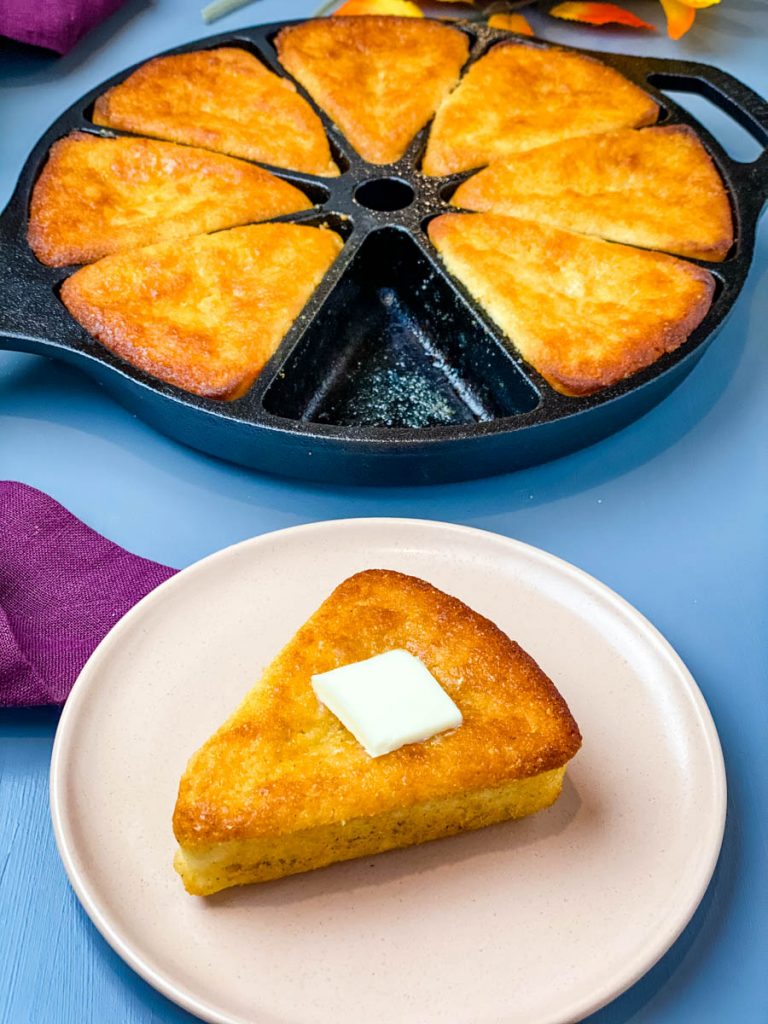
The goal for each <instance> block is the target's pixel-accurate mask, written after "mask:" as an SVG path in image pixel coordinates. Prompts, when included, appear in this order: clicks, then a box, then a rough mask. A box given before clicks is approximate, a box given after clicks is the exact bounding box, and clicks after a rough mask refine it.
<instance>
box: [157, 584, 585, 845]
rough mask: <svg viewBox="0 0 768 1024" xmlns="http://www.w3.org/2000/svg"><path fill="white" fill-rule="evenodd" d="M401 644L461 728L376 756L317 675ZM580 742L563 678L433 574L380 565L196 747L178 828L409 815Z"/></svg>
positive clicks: (273, 827) (256, 827)
mask: <svg viewBox="0 0 768 1024" xmlns="http://www.w3.org/2000/svg"><path fill="white" fill-rule="evenodd" d="M265 599H268V597H267V596H266V595H265ZM396 648H404V649H406V650H408V651H410V653H411V654H413V655H415V656H416V657H417V658H420V659H421V660H422V661H423V662H424V664H425V665H426V666H427V668H428V669H429V670H430V672H432V673H433V675H434V676H435V678H436V679H437V680H438V681H439V682H440V684H441V685H442V686H443V687H444V688H445V690H446V691H447V693H448V694H449V695H450V696H451V698H452V699H453V700H454V701H455V702H456V704H457V705H458V707H459V709H460V710H461V713H462V715H463V717H464V723H463V725H461V726H460V727H459V728H458V729H455V730H452V731H450V732H447V733H442V734H440V735H438V736H435V737H433V738H432V739H430V740H427V741H426V742H423V743H413V744H410V745H408V746H405V747H401V748H400V749H399V750H396V751H393V752H392V753H390V754H386V755H384V756H383V757H379V758H371V757H369V756H368V754H366V752H365V750H364V749H363V748H362V746H361V745H360V744H359V743H358V741H357V740H356V739H355V738H354V736H352V734H351V733H349V732H348V731H347V730H346V729H345V728H344V726H343V725H342V724H341V723H340V722H339V721H338V719H337V718H336V717H335V716H334V715H333V714H332V713H331V712H330V711H328V710H327V708H325V707H324V706H323V705H322V704H321V703H320V702H319V701H318V699H317V697H316V696H315V693H314V691H313V689H312V686H311V676H312V675H313V674H316V673H320V672H327V671H329V670H330V669H333V668H338V667H340V666H342V665H347V664H350V663H352V662H356V661H361V660H364V659H366V658H371V657H373V656H374V655H376V654H381V653H383V652H385V651H388V650H393V649H396ZM580 744H581V736H580V734H579V730H578V727H577V726H576V723H575V722H574V720H573V718H572V717H571V714H570V712H569V711H568V707H567V705H566V703H565V701H564V700H563V698H562V697H561V696H560V694H559V693H558V691H557V690H556V688H555V686H554V684H553V683H552V682H551V681H550V680H549V679H548V678H547V676H546V675H544V673H543V672H542V671H541V669H540V668H539V667H538V666H537V665H536V663H535V662H534V661H533V659H532V658H531V657H529V655H527V654H526V653H525V651H523V650H522V649H521V648H520V647H519V646H518V644H516V643H514V642H513V641H512V640H510V639H509V638H508V637H507V636H505V634H504V633H502V631H501V630H500V629H499V628H498V627H497V626H495V625H494V624H493V623H492V622H490V621H489V620H488V619H486V618H484V617H483V616H482V615H479V614H478V613H477V612H474V611H472V609H471V608H468V607H467V605H465V604H463V603H462V602H461V601H459V600H458V599H457V598H455V597H451V596H449V595H448V594H444V593H443V592H442V591H440V590H437V589H436V588H435V587H433V586H431V585H430V584H429V583H426V582H424V581H423V580H420V579H417V578H416V577H413V576H406V575H403V574H402V573H398V572H393V571H390V570H383V569H372V570H368V571H366V572H361V573H358V574H357V575H355V576H352V577H350V578H349V579H347V580H345V581H344V582H343V583H342V584H341V585H340V586H338V587H337V588H336V590H334V592H333V593H332V594H331V596H330V597H329V598H328V599H327V600H326V601H325V602H324V603H323V605H322V606H321V607H320V609H319V610H318V611H317V612H316V613H315V614H314V615H313V616H312V617H311V618H310V619H309V620H308V621H307V623H306V624H305V625H304V626H302V628H301V629H300V630H299V631H298V632H297V633H296V635H295V636H294V638H293V639H292V640H291V641H290V642H289V643H288V644H287V646H286V647H285V648H284V649H283V650H282V651H281V652H280V654H279V655H278V656H277V658H276V659H275V660H274V661H273V663H272V664H271V665H270V666H269V668H268V669H267V670H266V672H265V673H264V675H263V677H262V679H261V680H260V681H259V683H257V685H256V686H255V687H254V688H253V690H251V692H250V693H249V694H248V695H247V696H246V698H245V700H244V701H243V703H242V704H241V706H240V707H239V708H238V710H237V711H236V712H235V713H234V714H233V715H232V717H231V718H230V719H229V720H228V721H227V722H225V723H224V725H223V726H222V727H221V728H220V729H219V730H218V731H217V732H216V733H214V735H213V736H212V737H211V738H210V739H209V740H208V742H207V743H205V744H204V746H203V747H201V749H200V750H198V751H197V753H196V754H194V755H193V757H192V758H191V760H190V762H189V764H188V766H187V770H186V772H185V774H184V777H183V778H182V780H181V785H180V787H179V796H178V802H177V804H176V809H175V812H174V819H173V825H174V833H175V836H176V839H177V840H178V842H179V843H181V844H182V845H183V846H185V847H187V848H189V847H195V846H198V847H204V846H206V845H209V844H213V843H220V842H226V841H228V840H234V839H244V840H245V839H250V838H255V837H257V836H272V835H281V834H285V833H290V832H294V831H296V830H299V829H307V828H313V827H315V826H319V825H325V824H329V823H332V822H339V821H343V820H348V819H352V818H357V817H362V816H367V815H375V814H380V813H383V812H386V811H389V810H394V809H397V808H402V809H403V811H404V813H405V812H407V809H408V808H409V807H410V806H412V805H414V804H417V803H421V802H423V801H426V800H430V799H432V798H436V797H440V796H445V795H448V794H456V793H461V792H462V791H465V790H472V789H477V788H483V787H490V786H495V785H502V784H503V783H505V782H509V781H512V780H515V779H520V778H526V777H528V776H531V775H536V774H538V773H539V772H542V771H546V770H548V769H552V768H556V767H560V766H562V765H564V764H565V763H566V762H567V761H568V760H569V759H570V758H571V757H573V755H574V754H575V753H576V751H577V750H578V749H579V746H580Z"/></svg>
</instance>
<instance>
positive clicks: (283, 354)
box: [0, 22, 768, 484]
mask: <svg viewBox="0 0 768 1024" xmlns="http://www.w3.org/2000/svg"><path fill="white" fill-rule="evenodd" d="M287 24H295V22H284V23H279V24H271V25H265V26H258V27H256V28H252V29H244V30H238V31H236V32H232V33H224V34H222V35H219V36H214V37H209V38H206V39H203V40H199V41H198V42H195V43H191V44H189V45H187V46H182V47H178V48H176V49H173V50H169V51H166V52H167V53H168V54H171V53H183V52H187V51H190V50H199V49H211V48H214V47H217V46H222V45H225V46H239V47H242V48H244V49H246V50H247V51H249V52H251V53H253V54H255V55H256V56H257V57H258V58H260V59H261V60H262V61H263V62H264V64H265V65H266V66H267V67H268V68H269V69H271V70H272V71H274V72H276V73H277V74H279V75H283V76H286V72H285V71H284V69H283V68H282V67H281V65H280V64H279V63H278V61H277V55H276V52H275V48H274V44H273V41H274V38H275V36H276V35H277V33H278V31H279V30H280V29H281V28H283V27H284V25H287ZM453 24H454V25H456V27H459V28H461V30H462V31H464V32H466V33H467V35H468V36H469V37H470V58H469V60H470V63H471V62H472V61H475V60H477V59H478V57H480V56H482V55H483V54H484V53H485V52H486V51H487V50H488V48H489V47H490V46H491V45H493V44H494V43H496V42H499V41H501V40H504V39H509V38H515V37H514V36H511V35H510V33H507V32H502V31H499V30H494V29H489V28H488V27H486V26H479V27H478V26H477V25H475V24H471V23H466V24H465V23H453ZM526 42H528V41H526ZM530 45H535V46H540V47H547V46H548V45H550V44H547V43H544V42H540V41H535V42H530ZM560 49H568V48H567V47H560ZM574 52H580V53H586V54H587V55H589V56H592V57H595V58H597V59H598V60H600V61H603V62H604V63H605V64H607V65H608V66H610V67H613V68H615V69H616V70H618V71H619V72H621V73H622V74H623V75H625V76H626V77H627V78H628V79H629V80H630V81H632V82H634V83H635V84H637V85H639V86H640V87H641V88H643V89H645V90H646V91H647V92H648V93H649V94H650V95H651V96H652V97H653V98H654V99H655V100H656V102H657V103H658V104H659V105H660V110H661V112H660V117H659V123H660V124H661V123H663V124H674V123H682V124H688V125H690V126H691V127H693V129H694V130H695V132H696V133H697V135H698V136H699V138H700V139H701V140H702V142H703V143H704V145H705V147H706V148H707V150H708V151H709V153H710V155H711V157H712V158H713V160H714V162H715V164H716V166H717V167H718V169H719V171H720V174H721V175H722V177H723V180H724V181H725V184H726V187H727V189H728V191H729V195H730V199H731V203H732V211H733V217H734V225H735V242H734V245H733V247H732V249H731V251H730V253H729V255H728V256H727V258H726V259H725V260H724V261H723V262H722V263H702V264H701V265H702V266H706V267H707V269H708V270H709V271H710V273H712V274H713V275H714V277H715V280H716V292H715V298H714V301H713V304H712V306H711V308H710V310H709V312H708V314H707V315H706V317H705V319H704V320H703V322H702V323H701V324H700V325H699V326H698V327H697V328H696V329H695V331H694V332H693V333H692V334H691V336H690V337H689V338H688V340H687V341H686V342H685V343H684V344H683V345H682V346H681V347H680V348H678V349H677V350H676V351H674V352H672V353H670V354H668V355H665V356H663V357H662V358H661V359H659V360H658V361H657V362H655V363H654V364H653V365H651V366H649V367H647V368H646V369H645V370H642V371H640V372H639V373H636V374H634V375H633V376H632V377H630V378H627V379H625V380H623V381H621V382H619V383H617V384H615V385H612V386H610V387H607V388H604V389H603V390H601V391H599V392H597V393H595V394H593V395H590V396H587V397H582V398H573V397H568V396H565V395H562V394H560V393H558V392H557V391H555V390H554V389H553V388H552V387H550V385H549V384H548V383H547V382H546V381H545V380H544V379H543V378H542V377H541V376H540V375H539V374H538V373H537V372H536V371H535V370H533V369H532V368H531V367H530V366H529V365H527V364H526V363H524V362H523V361H522V360H521V359H520V357H519V356H517V355H516V354H515V353H514V351H512V350H511V349H510V348H509V347H508V346H507V345H506V344H505V342H504V338H503V336H502V335H501V333H500V331H499V330H498V328H497V327H496V326H495V325H494V323H493V322H492V321H491V320H490V319H489V318H488V316H487V315H486V314H485V313H484V312H483V310H482V309H480V308H479V306H478V305H477V304H476V303H475V302H474V301H473V300H472V299H471V297H470V296H469V295H468V294H467V292H466V291H465V290H464V289H463V288H462V287H461V285H459V284H458V283H457V282H455V281H454V280H453V279H452V278H451V277H450V276H449V275H448V274H447V273H446V271H445V269H444V267H443V265H442V263H441V261H440V258H439V257H438V255H437V253H436V251H435V250H434V249H433V247H432V245H431V244H430V242H429V240H428V237H427V233H426V225H427V223H428V222H429V220H430V219H431V218H432V217H434V216H435V215H436V214H438V213H441V212H447V211H448V210H449V209H451V208H450V207H449V206H448V202H449V199H450V196H451V195H452V194H453V191H454V190H455V188H456V186H457V184H458V183H459V182H460V181H462V180H464V179H465V178H467V177H468V176H469V175H468V174H463V175H454V176H453V177H447V178H429V177H425V176H423V175H422V174H421V172H420V170H419V165H420V158H421V154H422V151H423V148H424V145H425V143H426V139H427V135H428V131H429V126H427V127H426V128H425V129H423V130H422V131H421V132H420V133H419V134H418V135H417V136H416V138H415V139H414V140H413V142H412V143H411V145H410V147H409V148H408V150H407V152H406V153H405V155H404V156H403V158H402V159H401V160H399V161H397V162H396V163H394V164H390V165H386V166H377V165H373V164H368V163H366V162H365V161H364V160H363V159H362V158H361V157H360V156H358V155H357V154H356V152H355V151H354V150H353V148H352V147H351V146H350V145H349V144H348V143H347V141H346V140H345V139H344V137H343V136H342V135H341V133H340V132H339V130H338V129H337V128H336V127H335V125H334V124H333V123H332V122H331V121H330V120H329V118H328V117H327V116H326V115H325V114H324V113H323V112H322V111H321V110H318V108H317V105H316V104H315V103H314V102H313V101H312V100H311V98H310V97H309V96H308V95H307V93H306V92H305V90H303V89H302V88H301V87H300V86H298V88H299V92H300V94H301V95H303V96H304V97H305V98H306V99H308V100H309V102H310V103H311V104H312V106H313V108H314V109H315V110H317V111H318V114H319V116H320V118H321V120H322V122H323V124H324V125H325V128H326V131H327V133H328V136H329V139H330V141H331V150H332V153H333V156H334V159H335V160H336V163H337V164H338V165H339V168H340V170H341V174H340V176H339V177H337V178H320V177H312V176H310V175H306V174H301V173H294V172H292V171H286V170H284V169H280V168H275V167H268V170H270V171H272V172H273V173H274V174H276V175H277V176H278V177H280V178H283V179H284V180H286V181H288V182H290V183H292V184H293V185H295V186H297V187H298V188H300V189H302V190H303V191H304V192H305V193H306V194H307V196H308V197H309V198H310V200H311V201H312V202H313V203H314V204H315V206H314V208H313V209H312V210H309V211H305V212H302V213H299V214H293V215H289V216H287V217H283V218H279V219H281V220H288V221H293V222H296V223H304V224H310V225H316V226H317V225H322V224H325V225H327V226H328V227H330V228H333V229H334V230H336V231H338V232H339V233H340V234H341V235H342V237H343V238H344V240H345V245H344V248H343V250H342V252H341V254H340V256H339V258H338V259H337V261H336V262H335V263H334V264H333V266H332V267H331V269H330V270H329V272H328V274H327V275H326V277H325V278H324V280H323V281H322V283H321V284H320V286H319V287H318V289H317V290H316V292H315V293H314V295H313V296H312V298H311V299H310V301H309V303H308V304H307V306H305V308H304V310H303V312H302V314H301V315H300V316H299V318H298V319H297V321H296V322H295V323H294V324H293V326H292V328H291V329H290V331H289V332H288V333H287V334H286V336H285V337H284V339H283V341H282V343H281V344H280V346H279V348H278V349H277V351H276V352H275V354H274V355H273V357H272V358H271V359H270V361H269V362H268V363H267V365H266V366H265V368H264V369H263V370H262V372H261V374H260V375H259V377H258V378H257V379H256V381H255V383H254V384H253V386H252V387H251V388H250V390H249V391H248V392H247V393H246V394H245V395H243V396H242V397H240V398H237V399H235V400H234V401H230V402H224V401H215V400H211V399H207V398H201V397H198V396H195V395H192V394H188V393H186V392H184V391H182V390H180V389H179V388H177V387H174V386H172V385H168V384H165V383H163V382H161V381H158V380H157V379H155V378H153V377H150V376H149V375H147V374H145V373H143V372H142V371H140V370H138V369H135V368H134V367H132V366H131V365H129V364H127V363H126V362H124V361H123V360H121V359H119V358H118V357H117V356H115V355H113V354H112V353H111V352H110V351H109V350H108V349H107V348H105V347H103V346H102V345H101V344H99V342H97V341H96V340H95V339H93V338H92V337H91V336H90V335H89V334H88V333H87V332H86V331H85V330H84V329H83V328H82V327H81V326H80V325H79V324H78V323H77V322H76V321H75V320H74V319H73V318H72V317H71V316H70V315H69V313H68V312H67V310H66V309H65V307H64V306H63V304H62V303H61V301H60V299H59V297H58V290H59V287H60V285H61V283H62V281H63V280H64V279H65V278H66V277H68V276H69V275H70V274H71V273H72V272H73V269H74V268H73V267H67V268H50V267H45V266H43V265H42V264H41V263H39V262H38V261H37V260H36V258H35V257H34V255H33V254H32V252H31V250H30V249H29V246H28V245H27V241H26V232H27V216H28V210H29V204H30V196H31V192H32V188H33V186H34V183H35V181H36V179H37V177H38V175H39V173H40V171H41V169H42V167H43V165H44V163H45V160H46V157H47V154H48V151H49V149H50V147H51V145H52V143H53V142H55V141H56V140H57V139H59V138H61V137H62V136H65V135H67V134H69V133H70V132H72V131H74V130H81V131H86V132H92V133H95V134H98V135H105V136H114V135H120V134H128V133H123V132H115V131H112V130H106V129H102V128H98V127H96V126H95V125H94V124H93V122H92V120H91V119H90V117H91V113H92V109H93V104H94V102H95V100H96V99H97V97H98V96H100V95H101V94H102V93H104V92H105V91H106V89H107V88H109V87H111V86H112V85H115V84H117V83H118V82H120V81H122V80H123V79H125V78H126V77H127V76H128V75H129V74H130V73H131V72H132V71H133V70H135V67H131V68H128V69H127V70H125V71H123V72H121V73H120V74H118V75H115V76H114V78H111V79H110V80H109V81H107V82H104V83H102V84H101V85H99V86H98V87H97V88H95V89H93V90H92V91H91V92H89V93H88V94H87V95H86V96H84V97H83V98H82V99H80V100H79V101H78V102H77V103H75V104H73V105H72V106H71V107H69V109H68V110H66V111H65V112H64V113H63V114H62V115H61V116H60V117H59V118H58V119H57V120H56V121H55V122H54V123H53V124H52V125H51V127H50V128H49V129H48V131H47V132H46V133H45V134H44V135H43V137H42V138H41V139H40V141H39V142H38V143H37V145H36V146H35V148H34V150H33V152H32V153H31V155H30V157H29V159H28V161H27V163H26V165H25V167H24V169H23V171H22V173H21V176H20V179H19V182H18V185H17V188H16V190H15V192H14V194H13V196H12V198H11V200H10V203H9V205H8V207H7V208H6V210H5V211H4V212H3V214H2V216H1V217H0V265H1V266H2V278H1V280H0V348H8V349H14V350H17V351H25V352H34V353H40V354H42V355H47V356H52V357H56V358H60V359H64V360H66V361H68V362H71V363H74V364H76V365H78V366H80V367H82V369H84V370H85V371H86V372H88V373H90V374H91V375H92V376H93V377H95V378H96V379H97V380H98V381H99V382H100V383H102V384H103V385H104V387H105V388H107V389H108V390H109V391H110V392H111V393H112V394H113V395H114V397H115V398H117V399H118V400H119V401H120V402H121V403H122V404H123V405H125V406H126V407H127V408H129V409H130V410H131V411H133V412H135V413H136V414H137V415H139V416H140V417H142V418H143V419H144V420H146V421H147V422H148V423H149V424H151V425H152V426H153V427H155V428H156V429H157V430H160V431H162V432H163V433H165V434H167V435H169V436H170V437H173V438H175V439H177V440H179V441H182V442H184V443H185V444H188V445H191V446H192V447H194V448H198V449H200V450H202V451H204V452H208V453H210V454H213V455H217V456H220V457H222V458H224V459H228V460H230V461H232V462H236V463H240V464H242V465H245V466H249V467H253V468H257V469H261V470H265V471H268V472H274V473H279V474H284V475H290V476H295V477H303V478H306V479H311V480H321V481H332V482H338V483H346V484H350V483H359V484H405V483H431V482H441V481H448V480H460V479H468V478H472V477H479V476H485V475H489V474H493V473H500V472H505V471H509V470H514V469H518V468H521V467H524V466H529V465H534V464H536V463H539V462H544V461H546V460H548V459H552V458H555V457H557V456H560V455H564V454H566V453H568V452H570V451H574V450H576V449H578V448H581V447H584V446H586V445H589V444H592V443H594V442H596V441H598V440H600V439H601V438H603V437H606V436H607V435H609V434H611V433H613V432H615V431H617V430H619V429H621V428H622V427H624V426H625V425H627V424H628V423H630V422H631V421H632V420H634V419H636V418H637V417H639V416H641V415H642V414H644V413H645V412H647V411H648V410H649V409H651V408H652V407H653V406H654V405H655V404H656V403H658V402H659V401H661V400H662V399H663V398H665V397H666V396H667V395H668V394H669V393H670V392H671V391H672V390H673V388H675V387H676V386H677V385H678V384H679V383H680V382H681V381H682V380H683V378H684V377H685V376H686V375H687V374H688V373H689V372H690V371H691V370H692V369H693V367H694V365H695V364H696V362H697V361H698V360H699V358H700V357H701V356H702V354H703V353H704V351H705V349H706V347H707V346H708V345H709V343H710V342H711V341H712V340H713V339H714V337H715V335H716V334H717V333H718V331H719V330H720V328H721V327H722V325H723V324H724V322H725V320H726V318H727V316H728V314H729V312H730V310H731V309H732V307H733V304H734V302H735V300H736V298H737V296H738V294H739V291H740V289H741V287H742V285H743V284H744V281H745V279H746V277H747V272H748V270H749V266H750V262H751V259H752V253H753V248H754V237H755V229H756V224H757V221H758V218H759V216H760V213H761V211H762V208H763V206H764V204H765V202H766V200H767V199H768V148H766V147H768V104H766V103H765V102H764V101H763V100H762V99H761V98H760V97H759V96H757V95H756V94H755V93H754V92H752V91H751V90H750V89H748V88H747V87H746V86H744V85H743V84H742V83H741V82H739V81H738V80H737V79H735V78H733V77H731V76H730V75H728V74H726V73H724V72H722V71H720V70H718V69H717V68H714V67H710V66H709V65H706V64H698V63H690V62H687V61H673V60H659V59H650V58H645V57H630V56H624V55H614V54H608V53H598V52H592V51H574ZM142 63H143V62H142ZM138 66H139V65H136V67H138ZM663 89H671V90H676V91H681V92H690V93H697V94H699V95H702V96H705V97H707V98H708V99H709V100H711V101H713V102H714V103H715V104H716V105H717V106H719V107H720V108H721V109H722V110H724V111H725V112H726V113H728V114H729V115H730V116H731V117H732V118H733V119H734V120H735V121H737V122H738V123H739V124H741V125H742V126H743V127H744V128H745V129H746V130H747V131H748V132H749V133H750V134H751V135H752V136H753V137H754V138H755V139H756V140H757V141H758V142H759V143H760V144H761V145H762V146H763V151H762V153H761V155H760V156H759V157H758V159H756V160H755V161H753V162H752V163H740V162H738V161H735V160H733V159H731V158H730V157H729V156H728V155H727V154H726V153H725V152H724V150H723V149H722V147H721V146H720V145H719V144H718V142H717V141H716V140H715V139H714V138H713V137H712V135H711V134H710V133H709V132H707V130H706V129H705V128H704V127H703V126H702V125H701V124H700V123H699V122H698V121H697V120H695V119H694V118H693V117H692V116H691V115H690V114H689V113H688V112H687V111H685V110H684V109H682V108H681V107H679V106H678V105H676V104H675V103H674V102H672V101H671V100H670V99H669V98H668V97H667V96H666V95H665V94H664V93H663V92H662V91H661V90H663ZM453 209H455V208H453ZM692 262H694V263H695V262H698V261H696V260H693V261H692Z"/></svg>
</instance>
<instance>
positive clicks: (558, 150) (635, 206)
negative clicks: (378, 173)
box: [451, 125, 733, 260]
mask: <svg viewBox="0 0 768 1024" xmlns="http://www.w3.org/2000/svg"><path fill="white" fill-rule="evenodd" d="M451 204H452V205H453V206H459V207H463V208H464V209H466V210H483V211H487V212H490V213H505V214H512V215H513V216H517V217H524V218H525V219H527V220H535V221H539V222H541V223H544V224H551V225H553V226H555V227H561V228H566V229H568V230H570V231H578V232H582V233H584V234H589V235H598V236H600V237H603V238H607V239H610V240H611V241H614V242H627V243H629V244H631V245H641V246H643V247H645V248H650V249H663V250H665V251H667V252H673V253H677V254H678V255H680V256H693V257H695V258H698V259H709V260H722V259H724V258H725V256H726V255H727V253H728V250H729V249H730V247H731V245H732V244H733V223H732V218H731V206H730V203H729V201H728V194H727V192H726V190H725V186H724V185H723V181H722V179H721V177H720V175H719V173H718V171H717V168H716V167H715V165H714V164H713V162H712V159H711V157H710V155H709V153H707V151H706V149H705V148H704V146H703V145H702V144H701V142H700V141H699V140H698V138H697V137H696V134H695V133H694V132H693V131H692V130H691V129H690V128H689V127H688V126H687V125H670V126H667V127H662V128H643V129H641V130H640V131H634V130H632V129H629V128H627V129H619V130H618V131H614V132H606V133H605V134H602V135H590V136H581V137H578V138H574V139H564V140H562V141H559V142H553V143H550V144H549V145H547V146H541V147H539V148H537V149H530V150H527V151H526V152H524V153H517V154H515V155H514V156H511V157H507V158H506V159H504V160H497V161H494V162H493V163H492V164H490V166H489V167H487V168H486V169H485V170H483V171H480V173H479V174H475V175H473V177H471V178H469V179H468V180H467V181H465V182H464V183H463V184H462V185H460V186H459V188H458V189H457V190H456V192H455V193H454V195H453V198H452V199H451Z"/></svg>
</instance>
